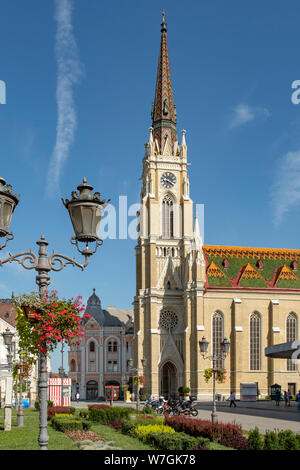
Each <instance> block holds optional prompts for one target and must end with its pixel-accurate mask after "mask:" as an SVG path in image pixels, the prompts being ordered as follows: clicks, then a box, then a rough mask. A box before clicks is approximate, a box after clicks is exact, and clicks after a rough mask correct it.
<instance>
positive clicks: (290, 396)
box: [287, 389, 292, 406]
mask: <svg viewBox="0 0 300 470" xmlns="http://www.w3.org/2000/svg"><path fill="white" fill-rule="evenodd" d="M287 394H288V406H291V398H292V394H291V391H290V389H288V392H287Z"/></svg>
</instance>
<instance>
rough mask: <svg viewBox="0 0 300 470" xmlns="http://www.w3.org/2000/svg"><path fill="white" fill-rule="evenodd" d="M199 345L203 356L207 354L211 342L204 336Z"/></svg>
mask: <svg viewBox="0 0 300 470" xmlns="http://www.w3.org/2000/svg"><path fill="white" fill-rule="evenodd" d="M199 345H200V352H201V354H202V355H204V354H205V353H206V352H207V348H208V345H209V342H208V341H207V340H206V339H205V337H204V336H203V338H202V340H201V341H199Z"/></svg>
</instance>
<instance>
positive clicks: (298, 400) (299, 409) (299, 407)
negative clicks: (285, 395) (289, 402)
mask: <svg viewBox="0 0 300 470" xmlns="http://www.w3.org/2000/svg"><path fill="white" fill-rule="evenodd" d="M296 402H297V403H298V405H297V410H298V411H300V390H299V391H298V393H297V395H296Z"/></svg>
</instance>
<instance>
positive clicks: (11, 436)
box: [0, 408, 231, 451]
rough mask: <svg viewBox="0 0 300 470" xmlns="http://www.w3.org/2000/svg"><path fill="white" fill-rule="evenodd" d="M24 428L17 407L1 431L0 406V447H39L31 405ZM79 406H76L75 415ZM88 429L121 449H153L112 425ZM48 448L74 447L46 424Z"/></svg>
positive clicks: (36, 420) (213, 447)
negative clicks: (7, 427) (118, 430)
mask: <svg viewBox="0 0 300 470" xmlns="http://www.w3.org/2000/svg"><path fill="white" fill-rule="evenodd" d="M23 411H24V428H18V426H17V411H16V410H13V411H12V428H11V431H4V410H3V409H0V451H1V450H39V444H38V435H39V413H38V412H37V411H36V410H34V409H26V408H25V409H24V410H23ZM78 414H79V410H76V415H78ZM91 431H93V432H95V433H96V434H98V435H99V436H100V437H103V438H104V439H106V440H107V441H114V442H115V445H116V447H118V448H121V449H123V450H150V451H151V450H154V448H153V447H150V446H149V445H147V444H144V443H142V442H141V441H140V440H138V439H135V438H133V437H130V436H126V435H125V434H122V433H120V432H117V431H116V430H115V429H112V428H110V427H109V426H105V425H103V424H99V423H92V426H91ZM48 435H49V443H48V449H49V450H78V448H77V447H75V446H74V442H73V441H72V440H71V439H69V438H68V437H67V436H66V435H65V434H64V433H62V432H59V431H55V430H54V429H53V428H52V426H51V425H48ZM209 448H210V449H211V450H231V449H230V448H229V447H224V446H222V445H220V444H216V443H213V442H211V443H210V445H209Z"/></svg>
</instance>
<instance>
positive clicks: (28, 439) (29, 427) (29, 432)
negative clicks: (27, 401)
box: [0, 408, 76, 450]
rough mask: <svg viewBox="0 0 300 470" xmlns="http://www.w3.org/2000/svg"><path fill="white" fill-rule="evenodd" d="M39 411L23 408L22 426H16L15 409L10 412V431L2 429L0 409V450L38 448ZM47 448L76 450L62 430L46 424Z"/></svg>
mask: <svg viewBox="0 0 300 470" xmlns="http://www.w3.org/2000/svg"><path fill="white" fill-rule="evenodd" d="M38 435H39V413H38V412H37V411H36V410H34V409H31V408H30V409H26V408H25V409H24V428H18V426H17V411H15V410H13V412H12V426H11V431H4V410H3V409H0V450H39V448H40V447H39V443H38V440H37V439H38ZM48 435H49V444H48V449H49V450H76V447H75V446H74V443H73V441H72V440H71V439H69V438H68V437H67V436H66V435H65V434H63V433H62V432H58V431H55V430H54V429H53V428H52V427H51V426H48Z"/></svg>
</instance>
